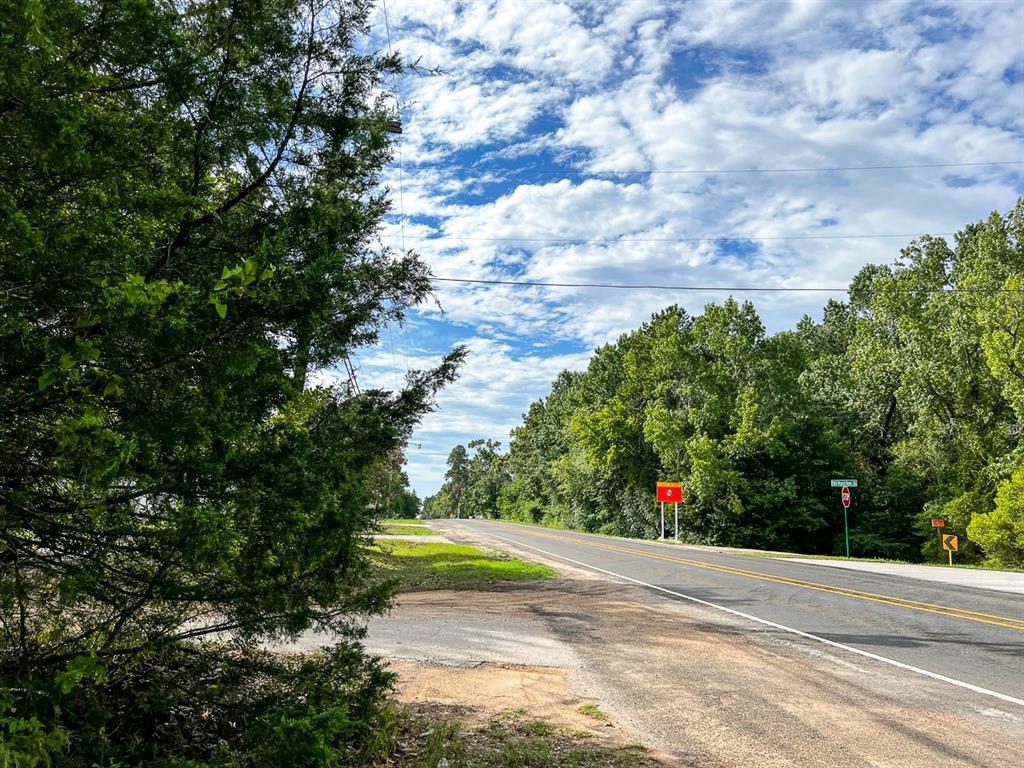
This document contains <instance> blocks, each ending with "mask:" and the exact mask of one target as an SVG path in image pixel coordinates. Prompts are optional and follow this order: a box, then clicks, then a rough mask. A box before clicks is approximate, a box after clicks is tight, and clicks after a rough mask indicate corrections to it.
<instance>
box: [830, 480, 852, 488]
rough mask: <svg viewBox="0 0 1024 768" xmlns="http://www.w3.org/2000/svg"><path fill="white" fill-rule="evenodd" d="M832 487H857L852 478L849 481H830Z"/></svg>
mask: <svg viewBox="0 0 1024 768" xmlns="http://www.w3.org/2000/svg"><path fill="white" fill-rule="evenodd" d="M832 487H833V488H856V487H857V481H856V480H854V479H852V478H851V479H849V480H833V481H832Z"/></svg>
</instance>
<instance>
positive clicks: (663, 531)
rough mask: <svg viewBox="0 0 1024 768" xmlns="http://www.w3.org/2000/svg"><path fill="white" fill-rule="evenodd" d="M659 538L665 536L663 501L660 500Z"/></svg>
mask: <svg viewBox="0 0 1024 768" xmlns="http://www.w3.org/2000/svg"><path fill="white" fill-rule="evenodd" d="M661 538H663V539H664V538H665V502H664V501H663V502H661Z"/></svg>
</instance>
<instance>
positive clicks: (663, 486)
mask: <svg viewBox="0 0 1024 768" xmlns="http://www.w3.org/2000/svg"><path fill="white" fill-rule="evenodd" d="M654 498H655V500H656V501H667V502H669V503H672V502H680V501H682V500H683V484H682V483H658V490H657V493H656V494H655V496H654Z"/></svg>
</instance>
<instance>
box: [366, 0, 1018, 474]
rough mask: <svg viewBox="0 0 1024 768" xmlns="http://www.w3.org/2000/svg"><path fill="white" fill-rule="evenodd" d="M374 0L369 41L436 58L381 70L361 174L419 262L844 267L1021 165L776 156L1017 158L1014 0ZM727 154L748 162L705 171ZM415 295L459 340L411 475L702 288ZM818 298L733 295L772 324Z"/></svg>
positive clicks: (422, 313)
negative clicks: (380, 186) (460, 353)
mask: <svg viewBox="0 0 1024 768" xmlns="http://www.w3.org/2000/svg"><path fill="white" fill-rule="evenodd" d="M388 6H389V11H390V13H391V25H392V36H393V44H394V46H395V47H396V48H397V49H398V50H400V51H403V52H404V53H405V54H406V55H407V56H409V57H410V58H417V59H419V61H420V63H421V64H422V65H423V66H425V67H439V68H441V69H443V70H444V72H445V74H444V75H442V76H422V75H409V76H407V77H404V78H403V79H402V80H401V82H400V83H399V88H400V91H401V97H402V100H403V101H404V102H405V103H406V104H407V108H406V109H405V111H404V122H405V126H406V131H405V134H404V135H403V137H402V142H403V147H402V148H403V159H404V162H405V167H404V168H402V169H401V170H399V169H398V168H397V167H395V168H391V169H389V172H388V174H387V178H386V183H387V184H388V186H389V187H391V188H392V189H393V190H396V189H398V188H399V186H401V189H402V195H401V200H400V201H396V214H397V216H396V218H395V220H393V221H391V222H390V223H389V224H388V225H387V226H386V227H385V228H384V230H383V232H382V238H383V239H384V241H385V242H387V243H389V244H390V245H392V246H393V247H397V246H398V245H399V244H400V240H401V238H402V236H403V234H404V238H405V242H406V245H408V246H410V247H415V248H416V249H417V250H418V251H419V252H420V253H421V254H422V255H423V257H424V258H425V259H426V260H427V261H428V262H429V263H430V265H431V268H432V270H433V272H434V274H435V275H437V276H439V277H449V278H469V279H480V280H503V279H504V280H507V279H519V280H528V281H536V282H544V283H550V282H565V283H572V282H586V283H606V282H607V283H628V284H633V285H655V286H659V285H660V286H666V285H690V286H728V287H742V286H753V285H756V286H773V285H774V286H788V287H816V286H845V285H846V284H847V283H848V281H849V279H850V278H851V277H852V276H853V275H854V274H855V273H856V271H857V270H858V269H859V268H860V267H862V266H863V265H864V264H866V263H868V262H881V261H889V260H891V259H892V258H893V257H894V256H895V255H896V254H897V253H898V250H899V248H900V247H901V246H903V245H905V244H906V241H907V239H908V237H906V235H910V234H914V233H942V232H951V231H955V230H956V229H958V228H959V227H961V226H962V225H963V224H965V223H967V222H969V221H972V220H975V219H978V218H981V217H983V216H985V215H987V213H988V212H989V211H991V210H994V209H1000V210H1005V209H1007V208H1008V207H1009V206H1011V205H1012V204H1013V201H1014V200H1015V198H1016V197H1017V195H1019V194H1021V193H1022V192H1024V180H1022V178H1024V177H1022V167H1024V166H1021V165H997V166H974V167H968V166H964V167H961V168H951V169H941V168H903V169H895V168H893V169H888V170H864V171H826V172H813V173H811V172H794V171H792V169H800V168H845V167H863V166H898V165H908V164H918V165H920V164H933V163H983V162H989V161H1018V162H1019V161H1022V160H1024V85H1022V84H1024V46H1021V44H1020V40H1021V39H1024V6H1022V5H1020V4H1012V3H1002V2H972V3H961V2H943V1H942V0H933V1H932V2H919V1H917V0H913V1H911V0H907V1H906V2H879V3H871V2H866V3H833V2H807V1H801V2H791V3H749V2H741V1H740V0H735V1H734V0H695V1H694V2H688V3H685V4H683V3H679V4H676V3H672V4H666V3H663V2H659V1H658V0H620V2H609V3H592V2H587V1H586V0H577V1H573V2H570V0H560V1H556V0H466V1H465V2H460V3H451V2H448V1H447V0H390V2H389V3H388ZM380 39H381V40H382V38H380ZM744 169H761V170H772V171H773V172H766V173H734V172H731V171H737V170H744ZM773 169H774V170H773ZM646 171H655V173H647V172H646ZM691 171H707V172H701V173H691ZM713 171H721V172H713ZM398 217H404V223H403V225H399V224H398V223H397V219H398ZM847 235H859V236H861V235H901V236H902V237H895V238H883V237H856V238H849V237H845V236H847ZM715 237H729V238H738V239H742V238H749V239H748V240H746V241H742V240H732V241H722V240H714V239H713V238H715ZM786 238H797V239H786ZM437 298H438V300H439V303H440V306H441V307H442V308H443V310H444V314H441V312H440V310H439V309H438V308H437V307H436V306H434V305H426V306H424V307H422V308H420V310H418V311H417V312H415V313H414V314H413V316H412V318H411V319H413V320H414V321H417V320H419V321H422V324H421V325H419V326H417V325H416V323H415V322H414V323H413V325H411V326H410V328H409V333H410V334H411V335H412V337H413V341H412V346H413V347H415V349H416V350H417V351H416V353H415V354H422V356H423V357H424V360H429V359H434V358H436V355H438V354H440V353H441V352H443V351H444V347H445V346H446V345H448V344H450V343H452V342H455V341H458V340H459V339H469V340H470V342H471V345H472V347H473V349H474V350H475V355H474V356H473V357H472V358H471V359H470V362H469V363H468V364H467V369H466V373H465V376H464V378H463V379H462V381H461V382H460V383H459V384H458V385H456V386H455V387H453V388H452V389H451V390H450V392H446V393H445V395H443V404H442V408H441V410H440V411H439V412H438V413H437V414H435V415H433V416H431V417H430V418H429V419H428V420H427V422H426V423H425V424H424V426H423V428H422V430H421V432H420V434H421V435H422V443H423V445H424V446H425V447H424V448H423V449H422V453H420V454H419V455H420V458H419V459H414V461H415V462H416V464H415V466H416V470H415V473H414V474H415V476H416V477H417V478H419V479H418V480H417V483H419V485H418V487H420V488H421V489H422V490H425V491H431V490H433V489H434V488H436V487H437V485H438V484H439V482H440V477H441V474H443V469H442V466H443V456H444V455H447V450H448V449H449V448H450V446H451V444H453V443H454V442H458V441H463V442H464V441H465V440H468V439H470V438H472V437H492V438H498V439H502V438H504V437H506V434H505V433H506V432H507V429H508V428H509V427H510V426H511V425H512V424H513V423H514V422H515V421H516V419H517V418H518V414H519V412H521V411H523V410H525V409H526V407H527V405H528V403H529V400H530V399H532V398H534V397H536V396H539V395H541V394H543V393H544V391H545V390H546V385H547V383H548V382H549V381H550V379H551V378H553V376H554V375H555V374H557V372H558V370H561V368H562V367H567V366H570V364H571V366H579V365H582V364H583V363H584V361H585V359H586V357H587V354H588V352H589V351H590V349H591V348H592V347H593V345H596V344H600V343H603V342H604V341H608V340H611V339H614V338H615V337H616V336H618V335H619V334H620V333H622V332H624V331H627V330H629V329H631V328H633V327H635V326H636V325H637V324H638V323H640V322H642V321H643V320H645V319H647V318H648V317H649V316H650V314H651V313H652V312H654V311H657V310H658V309H660V308H661V307H664V306H665V305H667V304H669V303H674V302H678V303H681V304H683V305H684V306H685V307H686V308H687V309H688V310H690V311H691V312H699V311H701V308H702V307H703V305H704V304H705V303H707V302H708V301H715V300H721V299H722V298H724V296H723V294H722V293H721V292H715V291H706V292H694V293H672V292H669V291H665V290H658V289H656V288H655V289H643V290H636V291H630V292H623V293H618V292H612V291H607V290H600V289H585V288H579V289H573V288H543V287H537V288H516V287H512V286H506V285H485V286H480V285H477V286H474V285H465V284H458V283H448V282H439V283H438V284H437ZM825 298H826V297H825V295H820V296H819V295H813V294H812V295H808V294H779V295H762V296H758V297H757V305H758V308H759V310H760V311H761V313H762V315H763V316H764V318H765V321H766V324H767V325H768V327H769V328H770V329H779V328H783V327H788V326H790V325H792V323H793V322H795V321H796V320H797V319H798V318H799V317H800V316H801V315H803V314H805V313H808V312H811V313H814V312H816V311H817V308H818V307H820V306H821V304H822V303H823V302H824V299H825ZM438 329H444V333H441V334H439V335H438ZM537 345H539V346H537ZM566 349H569V350H570V351H569V352H566ZM374 354H377V353H376V352H375V353H374ZM389 357H390V355H385V356H384V357H383V358H381V357H379V356H378V357H376V358H374V357H372V356H367V357H366V359H365V360H364V361H363V362H362V363H361V364H362V365H363V366H364V367H365V369H366V371H367V375H369V372H370V371H371V370H374V366H375V365H377V364H379V366H378V367H380V369H381V370H386V369H387V365H386V362H387V358H389ZM373 360H376V362H375V363H374V362H372V361H373ZM394 367H395V366H394V365H393V364H392V368H394ZM495 371H500V372H501V373H500V374H499V373H496V372H495ZM388 375H391V374H388ZM393 378H394V377H393V376H392V379H393ZM399 378H400V377H399ZM483 403H486V404H487V405H486V407H485V406H483V405H482V404H483Z"/></svg>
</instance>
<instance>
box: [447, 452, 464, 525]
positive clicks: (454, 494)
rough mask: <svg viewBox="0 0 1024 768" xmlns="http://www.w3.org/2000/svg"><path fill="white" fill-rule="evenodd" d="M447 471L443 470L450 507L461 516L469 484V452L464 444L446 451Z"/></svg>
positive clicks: (456, 514)
mask: <svg viewBox="0 0 1024 768" xmlns="http://www.w3.org/2000/svg"><path fill="white" fill-rule="evenodd" d="M447 465H448V471H447V472H445V475H444V481H445V489H446V490H447V492H448V496H450V497H451V503H452V508H451V509H450V510H449V511H450V512H454V513H455V516H456V517H462V501H463V497H464V496H465V493H466V487H467V486H468V485H469V454H468V452H467V451H466V446H464V445H456V446H455V447H454V448H452V449H451V451H450V452H449V453H448V462H447Z"/></svg>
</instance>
